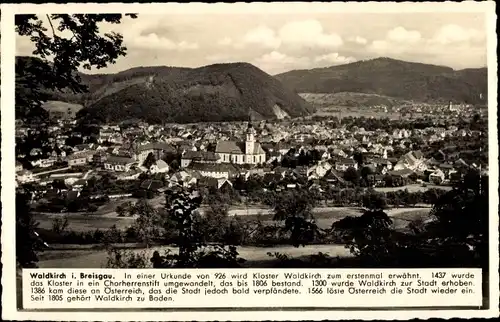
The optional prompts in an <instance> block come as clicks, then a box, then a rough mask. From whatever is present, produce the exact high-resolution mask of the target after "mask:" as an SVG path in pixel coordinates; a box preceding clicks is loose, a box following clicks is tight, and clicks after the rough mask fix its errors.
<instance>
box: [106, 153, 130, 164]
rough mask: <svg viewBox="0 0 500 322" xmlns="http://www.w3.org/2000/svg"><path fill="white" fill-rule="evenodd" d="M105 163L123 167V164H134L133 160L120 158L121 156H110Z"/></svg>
mask: <svg viewBox="0 0 500 322" xmlns="http://www.w3.org/2000/svg"><path fill="white" fill-rule="evenodd" d="M106 163H112V164H122V165H125V164H131V163H134V159H132V158H129V157H122V156H117V155H110V156H108V158H107V159H106Z"/></svg>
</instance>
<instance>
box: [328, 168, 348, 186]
mask: <svg viewBox="0 0 500 322" xmlns="http://www.w3.org/2000/svg"><path fill="white" fill-rule="evenodd" d="M323 180H325V181H326V182H328V183H329V184H334V185H336V184H342V185H343V184H345V180H344V178H343V177H342V175H341V174H340V173H338V172H337V170H335V169H333V168H332V169H330V170H329V171H328V172H327V173H326V174H325V175H324V176H323Z"/></svg>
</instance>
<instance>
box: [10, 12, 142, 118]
mask: <svg viewBox="0 0 500 322" xmlns="http://www.w3.org/2000/svg"><path fill="white" fill-rule="evenodd" d="M126 16H129V17H132V18H135V17H136V15H135V14H126ZM44 18H45V20H46V21H48V23H44V21H43V20H42V19H40V17H38V16H37V15H32V14H28V15H27V14H23V15H16V16H15V25H16V32H17V33H18V34H19V35H20V36H25V37H30V40H31V41H32V42H33V44H34V46H35V50H34V51H33V53H32V57H19V58H18V59H16V92H15V94H16V114H17V115H16V117H17V118H20V119H23V120H29V121H33V120H35V119H39V120H43V119H45V118H46V117H47V116H48V115H47V113H46V112H45V111H44V110H43V109H42V104H43V103H44V102H45V101H47V100H48V99H50V97H51V93H50V91H69V92H72V93H84V92H85V91H86V90H87V88H86V86H84V85H82V84H81V77H80V75H79V74H78V69H79V68H80V67H82V68H84V69H87V70H90V69H91V68H92V67H95V68H97V69H100V68H104V67H107V66H108V64H114V63H115V62H116V60H117V59H118V58H119V57H120V56H125V54H126V50H127V48H126V47H124V46H123V36H122V35H120V34H118V33H115V32H109V33H105V34H101V33H100V32H99V24H101V23H111V24H119V23H120V22H121V20H122V18H123V15H121V14H74V15H68V14H51V15H45V17H44ZM64 33H68V34H70V35H71V37H69V36H68V37H64V36H63V34H64Z"/></svg>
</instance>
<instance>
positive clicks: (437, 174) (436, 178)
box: [429, 169, 446, 184]
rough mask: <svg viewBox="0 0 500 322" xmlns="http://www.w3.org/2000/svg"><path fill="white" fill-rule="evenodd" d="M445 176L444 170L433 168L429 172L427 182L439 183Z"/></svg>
mask: <svg viewBox="0 0 500 322" xmlns="http://www.w3.org/2000/svg"><path fill="white" fill-rule="evenodd" d="M445 178H446V176H445V174H444V172H443V171H442V170H440V169H437V170H435V171H434V172H432V173H431V174H429V182H431V183H433V184H441V183H442V182H443V181H444V179H445Z"/></svg>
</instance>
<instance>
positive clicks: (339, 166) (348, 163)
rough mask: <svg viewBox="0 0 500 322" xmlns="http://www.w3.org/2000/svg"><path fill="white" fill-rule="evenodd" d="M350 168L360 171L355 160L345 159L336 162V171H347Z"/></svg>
mask: <svg viewBox="0 0 500 322" xmlns="http://www.w3.org/2000/svg"><path fill="white" fill-rule="evenodd" d="M349 168H354V169H356V170H357V169H358V163H357V162H356V161H354V160H353V159H346V158H343V159H341V160H339V161H336V162H335V170H337V171H346V170H347V169H349Z"/></svg>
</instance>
